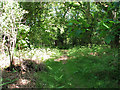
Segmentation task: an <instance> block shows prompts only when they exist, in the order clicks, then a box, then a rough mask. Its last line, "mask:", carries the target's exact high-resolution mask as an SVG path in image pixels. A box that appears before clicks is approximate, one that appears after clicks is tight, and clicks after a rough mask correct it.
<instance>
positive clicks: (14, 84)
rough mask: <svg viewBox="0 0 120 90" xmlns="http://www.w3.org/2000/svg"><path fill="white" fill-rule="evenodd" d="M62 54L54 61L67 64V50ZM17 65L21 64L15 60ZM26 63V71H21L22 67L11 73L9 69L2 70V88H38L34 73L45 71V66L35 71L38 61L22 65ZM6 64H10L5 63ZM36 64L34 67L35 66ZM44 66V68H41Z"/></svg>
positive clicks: (30, 61) (29, 61)
mask: <svg viewBox="0 0 120 90" xmlns="http://www.w3.org/2000/svg"><path fill="white" fill-rule="evenodd" d="M61 52H62V53H63V55H62V56H60V57H59V58H57V59H54V61H55V62H60V61H62V63H63V64H65V63H66V62H67V59H68V56H67V55H66V54H67V50H61ZM14 61H15V62H16V63H15V65H17V64H19V61H18V59H15V60H14ZM24 62H25V65H26V66H25V67H26V68H25V69H26V70H23V71H20V67H19V68H18V67H16V68H15V69H16V70H14V71H9V70H8V69H6V70H2V79H3V81H2V83H3V86H2V88H35V87H36V82H35V81H36V77H34V76H33V75H34V73H35V72H37V71H42V70H41V69H44V68H43V67H44V65H43V64H40V63H39V64H40V65H39V66H40V67H37V68H40V70H37V71H36V70H35V64H38V63H37V61H36V62H35V61H34V60H31V59H29V60H22V62H21V63H24ZM4 63H8V62H4ZM29 63H32V66H30V67H29V66H28V64H29ZM33 63H34V65H33ZM41 65H42V66H41Z"/></svg>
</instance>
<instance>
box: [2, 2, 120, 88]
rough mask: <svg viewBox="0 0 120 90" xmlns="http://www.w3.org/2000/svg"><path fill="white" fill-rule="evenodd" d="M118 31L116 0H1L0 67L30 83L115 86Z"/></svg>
mask: <svg viewBox="0 0 120 90" xmlns="http://www.w3.org/2000/svg"><path fill="white" fill-rule="evenodd" d="M119 35H120V2H54V3H53V2H15V1H11V2H8V1H7V0H6V1H0V37H1V39H0V49H1V53H0V56H1V57H0V60H1V61H2V62H5V61H8V62H9V63H8V64H7V65H2V64H1V66H0V68H1V69H2V71H4V72H5V70H7V71H9V72H12V73H14V72H18V73H19V74H20V75H21V76H20V77H22V74H21V73H22V72H23V71H24V72H27V71H30V72H31V71H34V72H33V74H32V77H34V78H37V79H36V81H35V87H40V88H83V87H84V88H105V87H108V88H118V87H120V86H119V85H120V75H119V70H120V67H119V64H120V61H119V54H120V53H119V51H118V49H119V43H120V41H119V37H120V36H119ZM16 58H17V59H18V61H19V63H17V64H18V66H20V68H19V70H18V67H17V66H16V64H15V62H17V61H16V60H17V59H16ZM28 59H29V61H32V62H31V63H30V62H29V61H28V63H29V65H28V64H25V65H26V67H27V68H29V69H27V68H23V66H25V65H23V63H24V62H25V60H26V61H27V60H28ZM35 62H39V63H35ZM40 63H43V64H44V65H43V64H40ZM22 65H23V66H22ZM42 65H43V66H44V67H42ZM6 68H7V69H6ZM16 68H17V69H16ZM27 73H28V72H27ZM1 80H2V79H1ZM5 80H6V79H5ZM5 80H4V78H3V80H2V81H3V82H5V83H3V84H1V85H0V86H4V85H8V83H7V82H6V81H5ZM11 81H12V80H10V82H11ZM31 82H32V81H31ZM12 83H14V82H12Z"/></svg>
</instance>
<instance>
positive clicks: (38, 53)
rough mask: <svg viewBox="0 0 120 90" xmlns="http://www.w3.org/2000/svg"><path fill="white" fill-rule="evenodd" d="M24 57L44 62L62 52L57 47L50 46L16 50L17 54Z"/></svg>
mask: <svg viewBox="0 0 120 90" xmlns="http://www.w3.org/2000/svg"><path fill="white" fill-rule="evenodd" d="M19 53H20V58H22V59H31V60H34V61H37V63H38V62H39V63H40V62H43V61H46V60H48V59H50V58H54V57H55V56H56V55H57V56H60V53H59V51H58V50H57V49H50V48H46V49H45V48H39V49H31V50H30V49H27V50H22V51H19V52H16V56H19Z"/></svg>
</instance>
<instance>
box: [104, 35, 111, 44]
mask: <svg viewBox="0 0 120 90" xmlns="http://www.w3.org/2000/svg"><path fill="white" fill-rule="evenodd" d="M111 41H112V38H111V37H110V36H107V37H106V38H105V42H106V43H107V44H110V42H111Z"/></svg>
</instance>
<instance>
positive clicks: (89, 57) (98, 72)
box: [34, 46, 119, 88]
mask: <svg viewBox="0 0 120 90" xmlns="http://www.w3.org/2000/svg"><path fill="white" fill-rule="evenodd" d="M95 52H96V53H97V54H91V53H95ZM117 55H118V52H117V50H116V49H110V48H108V47H106V46H94V47H92V48H88V47H75V48H72V49H69V50H68V52H67V56H69V57H71V58H70V59H69V60H67V63H66V64H63V63H62V61H60V62H55V61H53V59H49V60H47V61H46V62H45V64H46V65H47V68H48V71H47V72H44V71H43V72H37V73H35V74H34V76H35V77H36V78H37V81H36V87H40V88H117V87H119V86H118V79H119V77H118V75H119V74H118V67H117V65H118V59H117V57H118V56H117Z"/></svg>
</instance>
